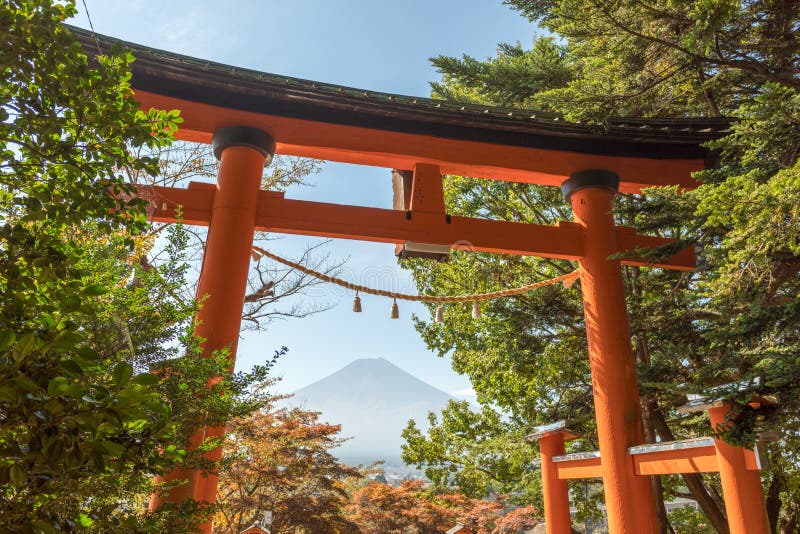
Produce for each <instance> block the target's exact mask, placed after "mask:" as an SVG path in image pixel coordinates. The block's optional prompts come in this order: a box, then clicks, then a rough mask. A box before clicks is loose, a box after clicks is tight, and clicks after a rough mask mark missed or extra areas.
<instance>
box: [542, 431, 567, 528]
mask: <svg viewBox="0 0 800 534" xmlns="http://www.w3.org/2000/svg"><path fill="white" fill-rule="evenodd" d="M564 452H565V450H564V433H563V432H556V433H553V434H545V435H544V436H542V438H541V439H540V440H539V454H540V455H541V459H542V465H541V469H542V493H543V494H544V521H545V523H544V524H545V528H546V529H547V534H570V533H571V532H572V519H571V518H570V515H569V488H568V487H567V481H566V480H561V479H559V478H558V472H557V471H556V466H555V465H554V464H553V456H561V455H563V454H564Z"/></svg>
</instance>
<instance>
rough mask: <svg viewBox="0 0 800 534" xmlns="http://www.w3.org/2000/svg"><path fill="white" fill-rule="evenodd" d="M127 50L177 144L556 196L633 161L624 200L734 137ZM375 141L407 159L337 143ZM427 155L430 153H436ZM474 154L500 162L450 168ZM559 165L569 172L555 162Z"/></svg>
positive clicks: (719, 122) (719, 128) (712, 124)
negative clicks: (274, 148) (222, 145)
mask: <svg viewBox="0 0 800 534" xmlns="http://www.w3.org/2000/svg"><path fill="white" fill-rule="evenodd" d="M70 29H71V30H72V31H73V32H75V34H76V35H77V36H78V39H79V40H80V42H81V43H82V44H83V47H84V49H85V51H86V52H87V54H89V55H90V57H91V56H92V55H93V54H95V52H96V51H97V49H98V46H99V47H100V48H101V49H102V50H103V51H104V52H105V51H107V50H108V49H109V48H110V47H111V44H112V43H114V42H116V41H117V40H116V39H113V38H111V37H106V36H99V35H97V36H96V35H95V34H93V33H91V32H88V31H86V30H83V29H79V28H74V27H70ZM125 46H126V47H128V48H129V49H130V50H131V51H132V52H133V54H134V56H135V57H136V61H135V62H134V63H133V65H132V71H133V79H132V84H133V87H134V88H135V89H136V94H137V99H138V100H140V101H141V102H142V104H143V105H144V106H148V107H149V106H154V107H162V108H178V109H181V110H182V111H183V116H184V120H185V122H184V125H183V126H182V132H180V133H179V138H182V139H185V140H191V141H200V142H210V136H211V133H212V132H213V130H214V129H216V128H218V127H220V126H224V125H230V124H236V123H239V124H249V125H252V126H257V127H262V128H264V129H266V130H267V131H269V132H270V133H272V134H273V136H274V137H275V138H276V141H277V142H278V152H279V153H288V154H295V155H303V156H309V157H320V158H321V159H332V160H338V161H347V162H351V163H364V164H369V165H379V166H385V167H396V168H412V167H411V164H412V163H413V162H414V161H427V162H430V163H436V164H440V165H442V172H452V173H457V174H465V175H470V176H484V177H489V178H498V179H507V180H514V181H524V182H535V183H545V184H549V185H558V183H560V181H561V180H562V179H563V177H564V176H567V175H568V174H569V173H570V172H574V171H576V170H581V169H582V168H587V167H599V166H602V167H604V168H612V167H613V166H612V165H609V164H607V161H610V160H609V159H608V158H616V159H617V160H619V159H620V158H627V159H629V160H631V162H633V165H629V167H630V171H629V172H627V171H622V172H620V170H619V169H614V168H612V170H615V171H617V172H619V173H620V175H621V179H622V182H623V185H622V190H623V191H624V190H626V189H627V190H630V191H634V190H637V189H638V188H639V187H641V186H643V185H657V184H672V183H674V184H680V185H683V186H688V187H691V186H692V185H693V183H692V181H691V178H689V176H688V174H689V173H690V172H691V171H693V170H698V169H700V168H703V167H704V165H705V159H706V157H707V150H706V149H704V148H703V147H702V146H701V145H702V143H704V142H705V141H708V140H710V139H714V138H717V137H720V136H721V135H724V134H725V133H727V129H728V126H729V122H728V121H727V120H725V119H702V118H683V119H625V120H614V121H612V122H611V123H610V124H608V125H607V126H606V127H605V128H604V127H600V126H596V125H584V124H574V123H567V122H565V121H564V120H563V119H562V118H561V117H559V116H558V115H555V114H552V113H539V112H531V111H526V110H521V109H509V108H500V107H489V106H479V105H474V104H465V103H457V102H450V101H444V100H433V99H429V98H421V97H410V96H402V95H393V94H387V93H379V92H374V91H367V90H363V89H354V88H351V87H343V86H338V85H331V84H326V83H320V82H314V81H309V80H302V79H298V78H291V77H286V76H279V75H275V74H268V73H264V72H258V71H253V70H248V69H242V68H238V67H233V66H229V65H223V64H220V63H213V62H210V61H205V60H201V59H197V58H192V57H188V56H183V55H179V54H173V53H170V52H165V51H162V50H155V49H152V48H147V47H144V46H142V45H137V44H132V43H125ZM312 123H313V124H315V125H316V127H315V130H317V133H316V134H313V133H311V132H310V130H309V131H305V130H304V133H303V135H302V136H301V135H295V130H296V129H297V128H296V125H301V126H302V125H305V126H306V128H307V129H308V128H310V127H311V126H312ZM290 125H291V126H290ZM326 127H335V129H334V128H327V129H326ZM375 131H378V132H386V133H387V134H388V135H387V136H386V137H385V139H383V140H382V142H383V143H384V144H388V145H396V144H398V143H403V144H404V145H406V146H408V148H407V149H405V146H404V149H403V150H399V149H398V150H399V151H398V153H397V154H394V152H393V151H392V150H389V149H385V148H384V147H382V146H373V145H374V142H373V144H370V141H369V140H366V141H364V143H362V144H363V145H364V146H363V148H358V147H361V145H358V147H357V146H356V145H355V144H354V142H350V141H342V142H341V145H342V146H339V144H340V142H339V141H338V140H336V139H335V138H336V137H337V136H342V137H347V138H348V139H352V138H358V137H364V138H367V137H374V135H371V134H370V132H375ZM320 132H322V133H320ZM326 132H327V133H326ZM404 134H407V135H406V136H404ZM408 135H410V136H413V137H408ZM309 136H310V137H311V138H310V139H309V140H308V141H306V138H307V137H309ZM295 137H296V138H297V139H295ZM431 138H435V140H436V141H439V140H447V141H448V142H449V143H448V144H447V145H444V144H442V145H441V147H439V148H437V146H438V145H436V142H434V143H433V145H436V146H433V145H431V142H430V140H431ZM425 139H427V140H428V141H427V142H425ZM414 142H417V143H419V145H415V144H414ZM459 143H460V144H459ZM476 143H477V144H476ZM428 146H431V147H432V148H431V151H432V152H431V153H430V154H429V153H428ZM301 147H303V148H302V149H301ZM306 147H311V148H310V149H308V148H306ZM477 148H481V149H482V150H483V151H484V152H487V153H491V156H490V157H489V159H490V160H492V159H495V160H497V161H487V162H484V161H480V162H479V161H478V157H477V156H475V157H474V158H473V159H474V161H472V160H470V156H469V154H468V155H467V156H465V159H467V160H470V161H468V162H465V163H463V164H460V163H458V162H455V161H454V160H456V159H459V158H460V156H456V155H454V151H455V152H459V151H460V153H462V154H463V153H464V152H465V151H466V152H468V153H470V152H473V149H477ZM356 152H360V153H359V154H356ZM389 152H391V154H389ZM565 153H566V154H565ZM378 154H382V155H383V156H385V157H381V156H379V155H378ZM570 154H572V155H573V156H575V157H573V158H571V160H572V161H573V163H567V162H565V161H564V157H565V156H566V157H567V158H569V157H570ZM554 155H555V157H556V158H560V159H561V160H562V161H561V162H560V163H557V162H554V161H551V160H553V159H554ZM581 156H586V157H581ZM594 156H600V157H594ZM501 158H502V159H501ZM665 159H668V160H673V162H672V163H671V164H670V166H671V167H674V170H673V171H672V172H670V173H667V174H669V176H666V175H665V176H663V177H662V178H658V177H646V176H640V177H637V176H638V175H642V174H643V173H645V172H648V173H653V172H654V171H656V170H658V171H659V172H661V171H660V170H659V169H660V168H663V167H664V162H662V163H661V164H660V167H659V166H652V165H649V164H646V163H647V160H665ZM451 160H453V163H452V165H449V164H448V162H450V161H451ZM523 160H527V161H528V162H534V163H536V162H537V161H538V162H539V167H537V168H536V169H535V170H534V169H532V168H528V167H532V165H533V163H525V162H524V161H523ZM506 162H508V164H506ZM689 162H691V163H689ZM604 163H606V164H604ZM463 171H468V172H463ZM626 172H627V174H628V175H626Z"/></svg>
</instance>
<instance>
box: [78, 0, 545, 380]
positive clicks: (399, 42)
mask: <svg viewBox="0 0 800 534" xmlns="http://www.w3.org/2000/svg"><path fill="white" fill-rule="evenodd" d="M86 4H87V6H88V8H89V14H90V15H91V18H92V22H93V24H94V29H95V30H96V31H97V32H98V33H102V34H106V35H111V36H114V37H119V38H120V39H124V40H127V41H131V42H136V43H139V44H144V45H147V46H151V47H154V48H160V49H164V50H169V51H172V52H177V53H181V54H186V55H190V56H194V57H199V58H204V59H208V60H212V61H218V62H222V63H227V64H232V65H237V66H241V67H247V68H252V69H256V70H261V71H265V72H271V73H276V74H284V75H288V76H296V77H300V78H306V79H311V80H318V81H323V82H329V83H335V84H341V85H348V86H353V87H360V88H364V89H371V90H374V91H384V92H389V93H399V94H407V95H415V96H428V95H429V86H428V82H429V81H434V80H437V79H438V74H437V73H436V71H435V70H434V69H433V67H432V66H431V65H430V63H429V61H428V58H429V57H431V56H436V55H439V54H447V55H461V54H463V53H467V54H470V55H472V56H475V57H477V58H487V57H489V56H492V55H494V53H495V49H496V46H497V43H499V42H515V41H520V42H522V43H523V44H524V45H527V44H529V43H531V42H532V39H533V35H534V32H535V31H536V28H535V27H534V26H533V25H531V24H530V23H528V22H527V21H526V20H525V19H523V18H522V17H520V16H519V15H518V14H517V13H515V12H513V11H511V10H510V9H509V8H508V7H506V6H504V5H502V3H501V1H500V0H428V1H419V0H406V1H404V2H402V3H400V2H391V1H388V0H371V1H370V0H340V1H336V2H332V1H323V0H292V1H286V0H282V1H277V0H262V1H256V0H243V1H229V2H219V1H216V2H211V1H196V0H195V1H189V0H161V1H153V0H125V1H115V0H86ZM78 5H79V7H80V10H81V12H80V14H79V16H78V17H77V18H76V19H75V20H73V21H72V23H74V24H76V25H78V26H82V27H86V28H88V21H87V19H86V14H85V12H84V10H83V5H82V4H81V3H80V2H78ZM311 182H312V187H306V188H295V189H290V190H289V191H288V192H287V197H289V198H298V199H304V200H319V201H325V202H337V203H342V204H357V205H364V206H375V207H382V208H391V202H392V198H391V178H390V172H389V170H388V169H380V168H375V167H362V166H354V165H344V164H337V163H330V162H329V163H326V164H325V166H324V167H323V170H322V172H321V173H319V174H318V175H316V176H315V177H314V178H313V179H312V180H311ZM316 242H318V240H315V239H314V238H307V237H302V236H286V237H283V238H281V239H279V240H276V241H275V242H273V243H272V245H271V249H272V250H273V251H274V252H276V253H278V254H282V255H285V256H287V257H297V255H298V254H299V253H300V252H301V251H302V250H303V248H304V247H305V246H307V245H310V244H314V243H316ZM326 249H327V251H328V252H329V253H330V254H331V257H332V258H333V259H347V262H346V264H345V265H344V267H343V271H342V275H343V276H344V277H346V278H348V279H350V280H353V281H361V282H368V285H372V286H379V287H381V288H383V289H393V290H402V291H405V292H414V287H413V284H412V283H411V280H410V277H409V276H408V273H406V272H405V271H403V270H401V269H400V268H399V266H398V265H397V263H396V261H395V259H394V253H393V249H394V246H393V245H386V244H379V243H361V242H355V241H348V240H338V241H334V242H331V243H330V244H328V245H326ZM306 298H307V299H309V301H310V302H319V303H325V304H331V305H333V307H332V308H331V309H330V310H328V311H325V312H322V313H320V314H317V315H314V316H311V317H308V318H304V319H287V320H282V321H277V322H273V323H272V324H270V325H269V328H268V330H267V331H266V332H260V333H254V332H244V334H243V338H242V340H241V341H240V344H239V355H238V359H237V369H246V368H249V367H250V366H252V365H253V364H254V363H257V362H263V361H265V360H267V359H268V357H269V356H270V355H271V354H272V351H273V350H274V349H276V348H278V347H280V346H282V345H285V346H287V347H288V348H289V353H288V355H286V356H285V357H284V358H283V359H282V360H280V362H279V364H278V365H277V366H276V368H275V374H276V375H279V376H282V378H283V380H282V382H281V384H280V385H279V387H278V389H279V390H280V391H282V392H291V391H294V390H296V389H299V388H301V387H303V386H305V385H307V384H309V383H311V382H313V381H315V380H318V379H320V378H322V377H324V376H326V375H328V374H330V373H332V372H334V371H336V370H337V369H339V368H341V367H343V366H345V365H346V364H348V363H349V362H351V361H352V360H354V359H357V358H375V357H383V358H385V359H387V360H389V361H391V362H392V363H394V364H396V365H397V366H399V367H400V368H402V369H404V370H406V371H408V372H410V373H412V374H414V375H415V376H417V377H419V378H421V379H423V380H425V381H426V382H428V383H430V384H431V385H433V386H435V387H438V388H440V389H442V390H444V391H447V392H449V393H451V394H456V395H457V396H464V395H465V394H466V392H467V391H468V390H469V381H468V380H467V379H466V378H465V377H463V376H459V375H457V374H456V373H455V372H453V371H452V370H451V368H450V362H449V359H447V358H438V357H437V356H436V355H434V354H433V353H431V352H430V351H428V349H427V348H426V346H425V344H424V343H423V342H422V340H421V339H420V337H419V335H418V334H417V332H416V331H415V330H414V327H413V324H412V321H411V315H412V313H416V314H418V315H421V316H423V317H427V315H428V312H427V310H426V309H425V308H424V307H423V306H422V305H420V304H413V303H405V302H401V303H400V314H401V317H400V319H399V320H391V319H389V308H390V305H391V301H389V300H387V299H383V298H379V297H371V296H363V299H362V300H363V307H364V312H363V313H361V314H354V313H352V312H351V311H350V308H351V305H352V296H351V295H348V294H343V293H342V291H340V290H338V289H337V288H333V287H331V286H323V287H318V288H316V289H315V290H314V291H313V292H312V293H311V294H310V295H308V296H307V297H306Z"/></svg>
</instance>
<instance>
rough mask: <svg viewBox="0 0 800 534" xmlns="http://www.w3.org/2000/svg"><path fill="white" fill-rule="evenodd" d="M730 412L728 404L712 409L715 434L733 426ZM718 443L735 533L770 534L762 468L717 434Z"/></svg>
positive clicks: (727, 510) (730, 522) (727, 508)
mask: <svg viewBox="0 0 800 534" xmlns="http://www.w3.org/2000/svg"><path fill="white" fill-rule="evenodd" d="M729 411H730V404H728V403H726V404H724V405H722V406H717V407H713V408H710V409H709V410H708V417H709V419H710V420H711V427H712V428H713V429H714V432H715V433H716V431H717V429H718V427H723V428H724V427H726V426H728V425H729V423H726V421H725V417H726V416H727V415H728V412H729ZM714 446H715V447H716V449H717V463H718V466H719V478H720V482H722V496H723V499H724V500H725V513H726V514H727V516H728V527H729V528H730V531H731V534H769V532H770V529H769V522H768V520H767V510H766V508H765V506H764V495H763V493H762V491H761V475H760V474H759V471H754V470H749V469H747V465H746V461H745V453H746V452H747V451H746V450H745V449H742V448H741V447H735V446H733V445H731V444H729V443H725V441H723V440H721V439H718V438H716V437H715V438H714Z"/></svg>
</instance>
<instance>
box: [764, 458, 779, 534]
mask: <svg viewBox="0 0 800 534" xmlns="http://www.w3.org/2000/svg"><path fill="white" fill-rule="evenodd" d="M781 482H782V480H781V478H780V474H779V473H778V472H777V471H776V472H775V474H774V475H773V476H772V481H771V482H770V483H769V489H768V490H767V519H768V520H769V530H770V532H772V533H773V534H777V532H778V521H779V520H780V517H781Z"/></svg>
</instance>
